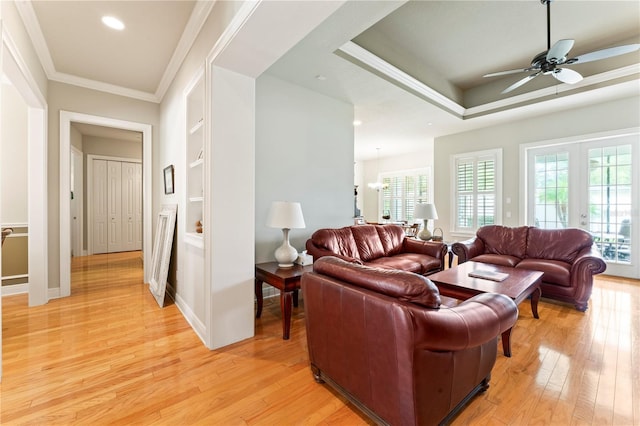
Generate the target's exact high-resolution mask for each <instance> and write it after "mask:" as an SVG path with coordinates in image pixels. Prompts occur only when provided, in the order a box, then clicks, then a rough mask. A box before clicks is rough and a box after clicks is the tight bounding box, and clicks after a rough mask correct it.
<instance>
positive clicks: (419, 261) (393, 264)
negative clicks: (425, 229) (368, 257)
mask: <svg viewBox="0 0 640 426" xmlns="http://www.w3.org/2000/svg"><path fill="white" fill-rule="evenodd" d="M365 265H368V266H372V267H374V268H388V269H400V270H403V271H409V272H413V273H416V274H424V273H426V272H428V271H432V270H434V269H438V268H440V261H439V260H438V259H436V258H435V257H431V256H426V255H424V254H418V253H400V254H396V255H395V256H391V257H380V258H378V259H374V260H372V261H371V262H365Z"/></svg>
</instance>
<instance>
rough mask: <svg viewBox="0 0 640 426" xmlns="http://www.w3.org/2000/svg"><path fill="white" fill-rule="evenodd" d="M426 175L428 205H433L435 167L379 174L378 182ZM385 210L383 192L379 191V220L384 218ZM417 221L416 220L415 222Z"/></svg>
mask: <svg viewBox="0 0 640 426" xmlns="http://www.w3.org/2000/svg"><path fill="white" fill-rule="evenodd" d="M421 174H425V175H427V195H428V199H427V200H426V202H427V203H433V198H434V196H433V191H434V185H433V167H431V166H427V167H419V168H415V169H407V170H398V171H395V172H383V173H378V182H382V180H383V179H384V178H393V177H406V176H417V175H421ZM382 210H383V191H382V190H380V191H378V218H382V214H383V212H382ZM414 221H415V220H414Z"/></svg>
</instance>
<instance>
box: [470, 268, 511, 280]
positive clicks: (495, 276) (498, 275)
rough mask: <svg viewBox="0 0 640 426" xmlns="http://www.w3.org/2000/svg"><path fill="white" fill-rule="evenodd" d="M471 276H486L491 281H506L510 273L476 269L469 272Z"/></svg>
mask: <svg viewBox="0 0 640 426" xmlns="http://www.w3.org/2000/svg"><path fill="white" fill-rule="evenodd" d="M469 276H470V277H473V278H484V279H485V280H491V281H504V280H506V279H507V277H508V276H509V274H505V273H504V272H496V271H482V270H476V271H472V272H469Z"/></svg>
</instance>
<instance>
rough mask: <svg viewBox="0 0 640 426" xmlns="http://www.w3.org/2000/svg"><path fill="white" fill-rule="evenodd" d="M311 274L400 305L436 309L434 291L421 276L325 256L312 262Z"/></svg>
mask: <svg viewBox="0 0 640 426" xmlns="http://www.w3.org/2000/svg"><path fill="white" fill-rule="evenodd" d="M313 270H314V271H315V272H318V273H320V274H324V275H328V276H330V277H332V278H335V279H338V280H341V281H345V282H347V283H349V284H351V285H354V286H357V287H362V288H366V289H368V290H372V291H375V292H377V293H382V294H385V295H387V296H390V297H393V298H396V299H398V300H400V301H403V302H411V303H415V304H417V305H421V306H425V307H427V308H438V307H440V303H441V302H440V293H439V292H438V288H437V287H436V286H435V284H434V283H433V282H431V280H429V279H428V278H425V277H423V276H422V275H418V274H413V273H411V272H406V271H399V270H393V269H378V268H371V267H368V266H364V265H358V264H355V263H349V262H345V261H344V260H342V259H338V258H336V257H332V256H325V257H322V258H320V259H318V260H317V261H315V262H314V264H313Z"/></svg>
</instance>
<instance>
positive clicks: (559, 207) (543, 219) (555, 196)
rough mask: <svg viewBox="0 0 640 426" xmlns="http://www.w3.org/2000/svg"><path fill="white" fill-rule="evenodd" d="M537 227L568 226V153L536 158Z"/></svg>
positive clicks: (535, 208) (535, 213) (555, 227)
mask: <svg viewBox="0 0 640 426" xmlns="http://www.w3.org/2000/svg"><path fill="white" fill-rule="evenodd" d="M534 164H535V167H534V174H535V176H534V182H535V188H534V193H535V200H534V215H535V225H536V226H537V227H540V228H545V229H557V228H566V227H567V226H568V224H569V204H568V203H569V154H568V153H567V152H559V153H556V154H544V155H536V156H535V158H534Z"/></svg>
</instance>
